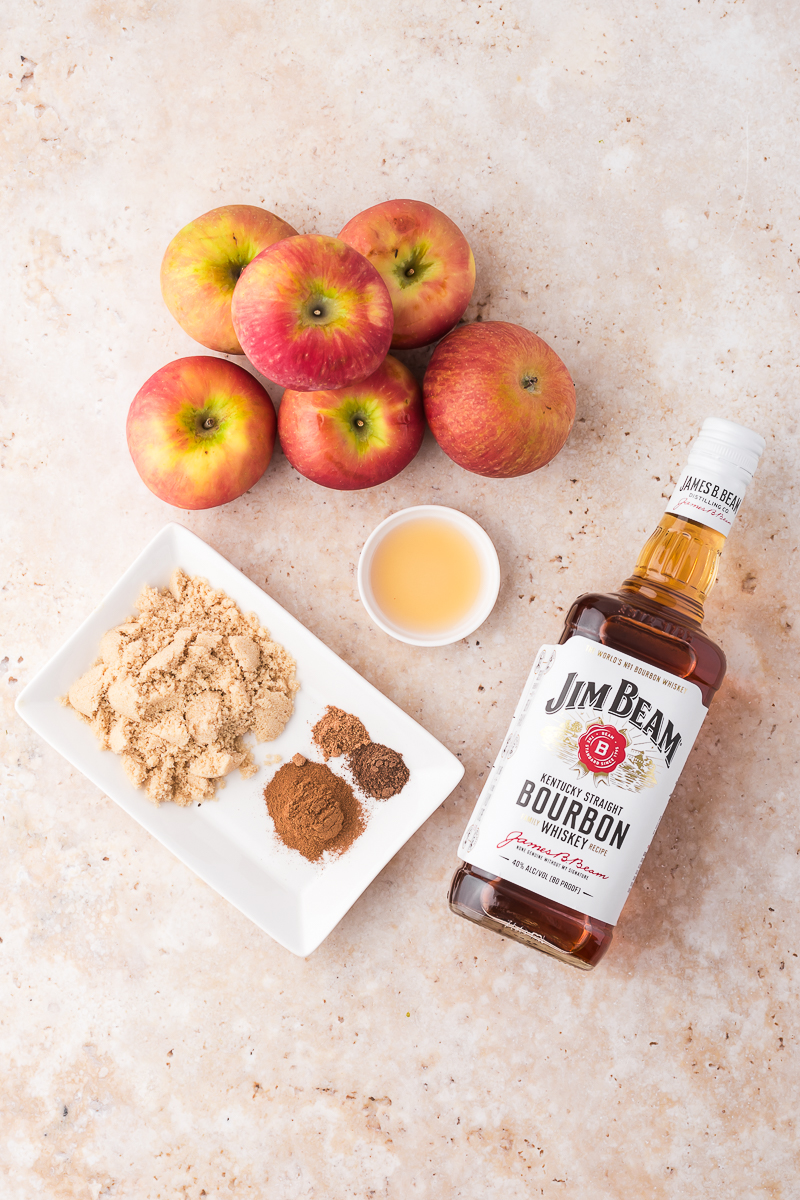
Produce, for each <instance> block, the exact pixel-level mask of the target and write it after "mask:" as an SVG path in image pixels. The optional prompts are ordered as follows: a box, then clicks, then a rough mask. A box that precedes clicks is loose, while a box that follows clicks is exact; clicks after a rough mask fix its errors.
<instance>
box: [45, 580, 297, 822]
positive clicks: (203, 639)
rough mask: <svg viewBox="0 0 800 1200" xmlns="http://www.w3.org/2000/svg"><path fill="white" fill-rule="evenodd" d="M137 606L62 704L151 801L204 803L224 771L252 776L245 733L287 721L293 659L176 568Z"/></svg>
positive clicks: (261, 737) (220, 595) (271, 734)
mask: <svg viewBox="0 0 800 1200" xmlns="http://www.w3.org/2000/svg"><path fill="white" fill-rule="evenodd" d="M136 607H137V609H138V616H135V617H131V618H130V619H129V620H127V621H125V622H124V623H123V624H122V625H118V626H117V627H116V628H115V629H110V630H109V631H108V632H107V633H106V634H104V636H103V638H102V639H101V642H100V657H99V658H98V660H97V662H96V663H95V664H94V666H93V667H91V668H90V669H89V670H88V671H87V672H86V674H85V675H82V676H81V678H80V679H78V680H77V681H76V682H75V683H74V684H73V685H72V687H71V688H70V689H69V694H68V696H67V697H66V698H65V700H64V701H63V703H65V704H67V705H68V706H71V707H72V708H74V709H75V711H76V712H77V713H78V714H79V715H80V716H81V717H82V719H83V720H84V721H86V722H87V723H88V724H89V725H90V727H91V728H92V730H93V732H94V733H95V735H96V736H97V738H98V739H99V741H100V745H101V746H102V748H103V749H104V750H105V749H109V750H113V752H114V753H115V754H119V755H121V757H122V765H123V767H124V768H125V773H126V774H127V776H128V778H129V779H130V781H131V782H132V783H133V784H134V786H135V787H144V788H145V789H146V792H147V795H148V797H149V799H150V800H152V801H153V802H154V803H155V804H160V803H161V802H162V801H164V800H173V801H174V802H175V803H176V804H180V805H186V804H191V803H192V801H193V800H209V799H212V798H213V796H214V794H215V792H216V786H217V782H218V781H219V780H220V779H222V778H223V777H224V776H225V775H229V774H230V773H231V771H234V770H236V769H237V768H238V770H239V772H240V774H241V775H242V776H243V777H244V778H249V777H250V776H251V775H254V774H255V773H256V771H257V770H258V767H257V766H256V763H255V761H254V759H253V756H252V754H251V752H250V750H249V749H248V748H247V747H246V746H245V744H244V742H243V740H242V738H243V735H244V734H245V733H249V732H251V731H252V732H254V733H255V736H256V740H257V741H259V742H264V741H272V740H273V739H274V738H276V737H277V736H278V734H279V733H281V731H282V730H283V727H284V726H285V724H286V722H287V721H288V720H289V717H290V716H291V715H292V710H293V708H294V701H293V697H294V694H295V692H296V691H297V689H298V684H297V683H296V682H295V664H294V660H293V659H292V658H291V657H290V655H289V654H287V652H286V650H284V648H283V646H280V645H278V643H277V642H273V641H272V639H271V638H270V636H269V634H268V633H267V631H266V630H265V629H263V628H262V627H261V626H260V625H259V622H258V618H257V617H256V616H255V615H254V614H252V613H251V614H250V615H249V616H243V615H242V613H241V612H240V611H239V609H238V608H237V607H236V604H235V602H234V601H233V600H231V598H230V596H227V595H226V594H225V593H224V592H221V591H215V589H214V588H212V587H211V586H210V585H209V584H208V583H207V582H206V581H205V580H204V579H197V578H189V577H188V576H187V575H185V574H184V573H183V571H176V572H175V573H174V575H173V576H172V579H171V580H170V583H169V587H167V588H165V589H164V590H163V591H159V590H158V589H157V588H150V587H145V588H143V589H142V591H141V594H140V595H139V599H138V600H137V601H136Z"/></svg>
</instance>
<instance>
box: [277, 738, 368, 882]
mask: <svg viewBox="0 0 800 1200" xmlns="http://www.w3.org/2000/svg"><path fill="white" fill-rule="evenodd" d="M301 758H302V755H300V754H297V755H295V756H294V758H293V759H292V761H291V762H288V763H285V764H284V765H283V766H282V767H280V769H279V770H278V771H276V773H275V775H274V776H273V777H272V779H271V780H270V781H269V783H268V784H267V786H266V787H265V789H264V799H265V800H266V802H267V809H268V810H269V815H270V816H271V817H272V820H273V821H274V823H275V830H276V832H277V834H278V837H279V838H280V839H281V841H282V842H283V844H284V845H285V846H288V847H289V848H290V849H291V850H299V851H300V853H301V854H302V855H303V857H304V858H307V859H308V860H309V862H317V860H318V859H320V858H321V857H322V855H323V854H324V853H325V852H326V851H327V852H329V853H332V854H335V855H337V856H338V855H339V854H342V853H343V852H344V851H345V850H349V849H350V847H351V846H352V844H353V842H354V841H355V840H356V838H358V837H360V836H361V834H362V833H363V832H364V828H365V824H366V823H365V820H364V814H363V811H362V808H361V804H360V802H359V801H358V800H357V798H356V796H355V794H354V793H353V789H352V788H351V787H350V786H349V785H348V784H347V783H345V781H344V780H343V779H340V778H339V776H338V775H334V773H333V771H332V770H331V769H330V767H327V766H325V764H324V763H315V762H309V761H308V760H303V761H302V762H301V763H299V764H298V762H297V760H298V759H301Z"/></svg>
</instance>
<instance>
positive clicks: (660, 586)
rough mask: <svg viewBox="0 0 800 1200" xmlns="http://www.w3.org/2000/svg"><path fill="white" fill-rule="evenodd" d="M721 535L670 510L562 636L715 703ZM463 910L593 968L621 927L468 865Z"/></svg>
mask: <svg viewBox="0 0 800 1200" xmlns="http://www.w3.org/2000/svg"><path fill="white" fill-rule="evenodd" d="M724 543H725V538H724V536H723V534H721V533H717V531H716V530H714V529H709V528H707V527H706V526H704V525H700V524H699V523H697V522H695V521H690V520H684V519H683V518H681V517H676V516H673V515H672V514H671V513H666V514H665V515H664V517H663V519H662V521H661V524H660V525H659V526H658V528H657V529H656V531H655V533H654V534H653V535H652V537H651V538H650V539H649V541H648V542H647V544H646V545H645V547H644V549H643V550H642V552H641V554H640V555H639V561H638V562H637V564H636V567H635V569H634V571H633V574H632V575H631V576H630V578H628V579H626V580H625V582H624V583H623V585H622V587H621V588H620V589H619V591H618V592H612V593H611V594H609V595H602V594H595V593H590V594H589V595H586V596H580V597H579V598H578V599H577V600H576V601H575V603H574V604H573V606H572V608H571V609H570V611H569V613H568V615H567V619H566V622H565V625H564V632H563V634H562V636H561V639H560V640H561V642H566V641H568V640H569V638H571V637H585V638H590V639H591V640H592V641H594V642H600V643H602V644H603V645H604V646H608V647H609V648H611V649H614V650H621V651H623V652H625V653H627V654H630V655H634V656H635V657H636V658H638V659H641V660H642V661H643V662H646V663H650V664H651V665H652V666H654V667H660V668H661V669H662V670H663V671H669V672H670V674H672V675H677V676H679V677H680V678H682V679H687V680H689V681H690V682H691V683H696V684H697V686H698V687H699V688H700V691H701V693H702V697H703V704H704V705H705V706H706V708H708V706H709V704H710V703H711V700H712V698H713V696H714V694H715V692H716V691H717V689H718V688H719V686H720V684H721V683H722V680H723V678H724V676H725V655H724V654H723V652H722V650H721V649H720V648H719V646H717V645H716V644H715V643H714V642H712V641H711V639H710V638H708V637H707V636H706V634H705V633H703V630H702V629H701V623H702V620H703V605H704V603H705V599H706V596H707V595H708V593H709V591H710V590H711V587H712V586H713V584H714V580H715V579H716V577H717V566H718V563H719V556H720V553H721V550H722V547H723V545H724ZM448 899H449V901H450V907H451V909H452V910H453V912H455V913H457V914H458V915H459V916H462V917H465V918H466V919H467V920H469V921H474V922H475V923H476V924H478V925H483V926H484V927H485V928H487V929H492V930H494V931H495V932H496V933H500V934H502V935H503V936H505V937H509V938H513V939H514V940H515V941H518V942H523V943H524V944H525V945H528V946H533V947H535V948H536V949H537V950H543V951H544V952H545V953H547V954H551V955H552V956H553V957H555V958H558V959H561V960H562V961H563V962H567V963H570V964H572V965H573V966H575V967H579V968H581V969H582V970H585V971H588V970H591V968H592V967H594V966H596V965H597V963H599V961H600V959H601V958H602V957H603V955H604V954H605V953H606V951H607V950H608V948H609V946H610V945H611V939H612V937H613V934H614V926H613V925H608V924H606V922H604V921H599V920H598V919H597V918H596V917H591V916H589V915H588V914H586V913H579V912H576V911H575V910H574V909H571V908H567V907H566V905H564V904H559V903H558V902H557V901H555V900H548V899H546V898H545V897H544V896H539V895H537V894H536V893H535V892H531V891H528V890H527V889H526V888H522V887H519V886H518V885H516V884H513V883H509V882H508V881H507V880H505V879H502V878H500V877H498V876H496V875H492V874H491V873H490V872H488V871H484V870H481V869H480V868H478V867H475V866H472V865H471V864H470V863H464V865H463V866H461V867H460V868H459V869H458V870H457V871H456V873H455V875H454V877H453V882H452V884H451V885H450V893H449V896H448Z"/></svg>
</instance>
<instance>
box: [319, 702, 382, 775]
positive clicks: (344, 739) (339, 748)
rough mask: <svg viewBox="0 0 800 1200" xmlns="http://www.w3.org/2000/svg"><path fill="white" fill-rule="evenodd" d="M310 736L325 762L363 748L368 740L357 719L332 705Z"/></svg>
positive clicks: (367, 735)
mask: <svg viewBox="0 0 800 1200" xmlns="http://www.w3.org/2000/svg"><path fill="white" fill-rule="evenodd" d="M311 735H312V737H313V738H314V741H315V742H316V744H317V745H318V746H319V748H320V750H321V751H322V753H323V754H324V756H325V761H326V762H327V761H328V759H329V758H339V757H340V756H341V755H342V754H349V753H350V752H351V751H352V750H357V749H358V747H359V746H365V745H366V744H367V743H368V742H369V740H370V737H369V734H368V733H367V731H366V729H365V728H364V726H363V725H362V723H361V721H359V719H358V717H354V716H353V714H352V713H346V712H345V711H344V710H343V709H341V708H336V707H335V706H334V705H333V704H329V705H328V707H327V708H326V709H325V715H324V716H322V717H320V719H319V721H317V723H316V725H315V726H314V728H313V729H312V730H311Z"/></svg>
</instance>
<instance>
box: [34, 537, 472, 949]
mask: <svg viewBox="0 0 800 1200" xmlns="http://www.w3.org/2000/svg"><path fill="white" fill-rule="evenodd" d="M176 567H180V568H181V569H182V570H184V571H185V572H186V574H187V575H200V576H202V577H203V578H204V579H207V580H208V581H209V583H210V584H211V585H212V587H215V588H219V589H221V590H222V591H224V592H226V593H227V594H228V595H229V596H230V597H231V598H232V599H233V600H235V601H236V603H237V604H238V606H239V608H240V609H241V611H242V612H244V613H249V612H254V613H256V614H257V616H258V619H259V621H260V622H261V624H262V625H263V626H264V627H265V628H266V629H268V630H269V632H270V633H271V635H272V637H273V638H274V639H275V641H277V642H280V643H281V644H282V645H283V646H285V647H286V649H287V650H288V651H289V653H290V654H291V655H292V656H293V657H294V658H295V659H296V661H297V678H298V680H299V682H300V691H299V692H298V693H297V696H296V699H295V711H294V714H293V716H292V718H291V720H290V721H289V723H288V725H287V726H286V728H285V730H284V732H283V733H282V734H281V736H280V737H279V738H278V739H276V741H274V742H266V743H263V744H262V745H260V746H258V747H256V748H255V756H256V761H257V762H258V763H259V764H261V763H263V761H264V757H265V756H266V755H267V754H281V755H282V756H283V759H284V761H285V760H287V759H288V758H291V756H292V755H293V754H295V753H297V752H298V751H299V752H300V753H301V754H306V755H308V756H309V757H312V758H315V759H317V760H319V758H320V755H319V752H318V751H316V750H313V749H312V742H311V726H312V725H313V724H314V723H315V722H316V721H317V720H319V718H320V717H321V716H322V714H323V712H324V710H325V707H326V706H327V705H328V704H334V705H336V706H337V707H338V708H343V709H344V710H345V711H346V712H351V713H354V714H355V715H356V716H358V717H360V718H361V719H362V720H363V722H364V724H365V725H366V727H367V729H368V731H369V734H370V736H371V737H372V739H373V741H375V742H382V743H383V744H384V745H386V746H391V747H392V748H393V749H394V750H397V751H398V752H399V753H400V754H402V755H403V758H404V759H405V762H406V765H407V766H408V768H409V771H410V772H411V777H410V779H409V782H408V783H407V784H406V786H405V788H404V789H403V791H402V792H401V793H400V795H398V796H393V797H392V798H391V799H390V800H385V801H380V802H370V805H369V806H370V807H371V815H370V818H369V821H368V823H367V828H366V830H365V832H364V833H363V834H362V835H361V837H360V838H359V839H358V840H357V841H356V842H355V844H354V845H353V846H352V847H351V848H350V849H349V850H348V851H346V853H344V854H342V855H341V857H340V858H338V859H336V860H335V861H333V862H330V863H328V864H327V865H325V866H324V867H320V866H318V865H314V864H312V863H309V862H306V860H305V859H304V858H302V857H301V855H300V854H298V853H297V852H295V851H291V850H288V849H286V847H284V846H283V845H282V844H281V843H280V842H279V841H278V839H277V838H276V836H275V833H274V829H273V826H272V821H271V819H270V817H269V814H268V813H267V808H266V804H265V802H264V799H263V795H262V793H263V789H264V786H265V784H266V782H267V780H268V779H269V778H270V777H271V775H272V773H273V772H274V771H275V770H276V769H277V768H276V767H275V766H271V767H268V766H262V767H261V769H260V770H259V772H258V774H257V775H255V776H254V777H253V778H252V779H242V778H241V777H240V776H239V773H238V771H236V772H234V773H233V775H230V776H228V779H227V780H226V785H227V786H226V787H225V788H224V789H223V790H220V791H218V793H217V795H218V798H217V799H216V800H213V801H206V802H205V803H203V804H194V805H191V806H189V807H187V808H179V807H178V806H177V805H175V804H162V805H161V806H160V807H156V806H155V805H154V804H152V803H151V802H150V801H149V800H148V799H147V797H146V796H145V794H144V792H143V791H141V790H138V789H136V788H134V787H133V785H132V784H131V783H130V781H129V780H128V778H127V776H126V775H125V772H124V771H123V769H122V763H121V760H120V759H119V758H118V757H117V755H116V754H112V753H111V752H110V751H107V750H106V751H104V750H101V749H100V746H99V744H98V742H97V740H96V738H95V736H94V734H93V733H92V732H91V730H90V729H89V727H88V726H87V725H85V724H84V723H83V722H82V721H81V720H80V719H79V718H78V716H77V715H76V714H75V713H74V712H73V711H72V710H71V709H69V708H65V707H63V706H62V705H61V704H60V703H59V697H60V696H64V695H66V693H67V691H68V689H69V687H70V686H71V684H72V683H73V682H74V681H75V680H76V679H77V678H78V677H79V676H80V675H82V674H83V672H84V671H86V670H88V668H89V667H90V666H91V665H92V663H93V662H94V661H95V659H96V658H97V656H98V650H99V645H100V638H101V637H102V635H103V634H104V633H105V632H106V630H107V629H111V628H112V627H113V626H114V625H118V624H120V622H122V621H124V620H125V618H127V617H129V616H131V615H132V614H133V613H134V612H135V611H136V598H137V596H138V595H139V592H140V590H141V588H142V586H143V585H144V584H149V585H150V586H151V587H159V588H163V587H166V585H167V583H168V582H169V578H170V576H171V574H172V572H173V571H174V570H175V568H176ZM16 707H17V712H18V713H19V714H20V716H21V717H23V718H24V720H26V721H27V722H28V724H29V725H30V726H31V727H32V728H33V729H35V730H36V732H37V733H38V734H40V735H41V737H43V738H44V739H45V741H46V742H49V743H50V745H51V746H53V747H54V748H55V749H56V750H58V751H59V752H60V753H61V754H63V755H64V757H65V758H66V759H67V761H68V762H71V763H72V765H73V766H75V767H77V768H78V770H79V771H82V772H83V774H84V775H86V776H87V777H88V778H89V779H90V780H91V781H92V783H94V784H96V786H97V787H99V788H101V789H102V791H104V792H105V793H106V794H107V795H108V796H110V797H111V798H112V800H116V802H117V804H119V805H120V806H121V807H122V808H124V809H125V811H126V812H127V813H130V815H131V816H132V817H134V818H135V820H137V821H138V822H139V824H140V825H143V826H144V828H145V829H147V830H149V831H150V833H152V834H153V835H154V836H155V837H157V838H158V840H159V841H160V842H161V843H162V844H163V845H165V846H166V847H168V849H170V850H171V851H172V852H173V854H175V855H177V857H178V858H179V859H180V860H181V861H182V862H184V863H186V865H187V866H188V867H191V868H192V870H193V871H196V872H197V874H198V875H199V876H200V878H201V879H204V880H205V881H206V883H208V884H210V885H211V887H213V888H214V889H215V890H216V891H218V892H219V894H220V895H221V896H224V897H225V899H226V900H230V902H231V904H234V905H235V906H236V908H238V909H239V910H240V912H243V913H244V914H245V915H246V916H248V917H250V919H251V920H252V921H255V923H256V925H259V926H260V927H261V928H262V929H263V930H265V931H266V932H267V933H268V934H270V935H271V936H272V937H273V938H275V940H276V941H277V942H280V944H281V945H282V946H285V947H286V948H287V950H291V951H293V953H295V954H299V955H302V956H305V955H307V954H310V953H311V952H312V950H315V949H316V948H317V946H319V944H320V942H322V941H323V939H324V938H326V937H327V936H328V934H329V933H330V931H331V930H332V929H333V928H334V926H335V925H336V924H337V923H338V922H339V921H340V920H341V919H342V917H343V916H344V914H345V913H346V912H347V910H348V909H349V908H350V906H351V905H352V904H354V903H355V901H356V900H357V899H358V897H359V896H360V895H361V893H362V892H363V891H364V889H365V888H367V887H368V886H369V884H370V883H371V882H372V880H373V879H374V878H375V876H376V875H377V874H378V872H379V871H381V870H382V868H383V867H384V866H385V865H386V863H387V862H388V861H389V859H390V858H392V856H393V855H394V854H396V853H397V851H398V850H399V849H400V847H401V846H403V845H404V843H405V842H406V841H408V839H409V838H410V837H411V835H412V834H413V833H415V832H416V830H417V829H419V827H420V825H422V824H423V822H424V821H426V820H427V819H428V817H429V816H430V815H431V814H432V813H433V812H434V811H435V810H436V809H437V808H438V807H439V805H440V804H441V803H442V801H443V800H445V799H446V797H447V796H448V795H449V794H450V792H452V790H453V788H454V787H455V786H456V784H457V783H458V782H459V780H460V779H461V777H462V775H463V774H464V768H463V767H462V765H461V763H460V762H459V761H458V759H457V758H456V757H455V756H454V755H452V754H451V753H450V751H449V750H446V749H445V748H444V746H442V745H441V743H440V742H437V741H436V739H435V738H434V737H432V735H431V734H429V733H427V732H426V730H424V729H423V728H422V727H421V726H420V725H418V724H417V722H416V721H414V720H412V719H411V717H409V716H408V715H407V714H406V713H404V712H403V711H402V710H401V709H399V708H398V707H397V705H395V704H393V703H392V702H391V700H387V698H386V697H385V696H384V695H382V694H381V692H379V691H378V690H377V689H376V688H374V687H373V686H372V684H370V683H367V681H366V680H365V679H362V678H361V676H360V675H359V674H357V672H356V671H354V670H353V669H352V667H349V666H348V665H347V663H345V662H343V661H342V660H341V659H340V658H339V657H338V655H336V654H334V653H333V651H332V650H330V649H329V648H328V647H327V646H326V645H325V644H324V643H323V642H321V641H320V640H319V638H316V637H315V636H314V635H313V633H310V632H309V631H308V630H307V629H306V628H305V626H303V625H301V624H300V622H299V621H297V620H296V619H295V618H294V617H292V616H290V615H289V613H287V612H286V611H285V609H283V608H281V606H280V605H279V604H277V603H276V602H275V601H274V600H272V599H271V598H270V597H269V596H268V595H266V593H265V592H263V591H262V590H261V588H259V587H257V586H256V584H254V583H253V582H251V580H249V579H248V578H247V576H245V575H243V574H242V572H241V571H238V570H237V569H236V567H234V566H232V565H231V564H230V563H229V562H228V561H227V560H226V559H224V558H223V557H222V555H221V554H218V553H217V552H216V550H212V549H211V547H210V546H207V545H206V543H205V542H203V541H201V540H200V538H198V537H196V536H195V535H194V534H193V533H189V531H188V530H186V529H184V528H183V527H182V526H180V525H175V524H170V525H166V526H165V527H164V528H163V529H162V530H161V532H160V533H159V534H157V535H156V537H154V538H153V540H152V542H150V544H149V545H148V546H147V547H146V548H145V549H144V550H143V551H142V553H141V554H140V555H139V557H138V558H137V559H136V561H135V562H134V563H133V564H132V566H131V567H129V569H128V570H127V571H126V572H125V574H124V575H123V576H122V578H121V579H120V580H119V582H118V583H117V584H116V585H115V586H114V587H113V588H112V589H111V591H110V592H109V594H108V595H107V596H106V598H105V600H103V602H102V604H101V605H100V606H99V608H96V609H95V611H94V612H93V613H92V614H91V616H89V617H87V619H86V620H85V621H84V623H83V624H82V625H81V627H80V628H79V629H78V630H77V631H76V632H75V633H74V634H73V635H72V637H71V638H70V639H69V640H68V641H67V642H66V643H65V645H63V646H62V647H61V649H60V650H59V651H58V653H57V654H56V655H55V656H54V657H53V658H52V659H51V660H50V662H49V663H47V665H46V666H44V667H43V668H42V669H41V671H39V673H38V674H37V675H36V676H35V677H34V678H33V679H32V680H31V682H30V683H29V684H28V686H27V687H26V688H25V689H24V690H23V691H22V692H21V693H20V695H19V697H18V699H17V705H16ZM342 761H343V760H342V759H335V760H331V762H330V764H329V765H331V766H332V767H334V769H335V770H336V772H337V774H338V773H340V771H341V768H340V767H339V766H338V764H340V763H342Z"/></svg>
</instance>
